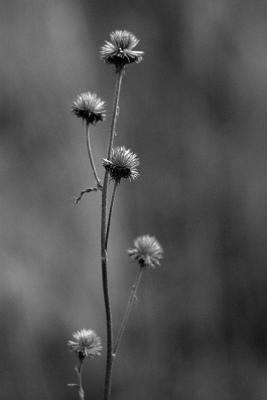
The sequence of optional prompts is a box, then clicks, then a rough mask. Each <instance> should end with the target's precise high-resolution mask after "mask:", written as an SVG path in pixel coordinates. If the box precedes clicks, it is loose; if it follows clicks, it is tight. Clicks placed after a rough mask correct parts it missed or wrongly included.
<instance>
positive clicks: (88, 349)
mask: <svg viewBox="0 0 267 400" xmlns="http://www.w3.org/2000/svg"><path fill="white" fill-rule="evenodd" d="M72 336H73V339H74V340H69V341H68V343H67V345H68V347H69V348H70V351H72V352H75V353H76V354H77V355H78V357H80V358H81V359H83V358H85V357H90V358H93V357H94V356H99V355H100V354H101V350H102V345H101V339H100V337H99V336H97V334H96V333H95V331H93V330H92V329H81V330H80V331H76V332H74V333H73V335H72Z"/></svg>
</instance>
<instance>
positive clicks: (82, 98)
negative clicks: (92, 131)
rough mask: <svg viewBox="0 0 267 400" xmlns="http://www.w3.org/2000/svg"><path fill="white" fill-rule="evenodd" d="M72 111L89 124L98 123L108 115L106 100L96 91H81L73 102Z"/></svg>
mask: <svg viewBox="0 0 267 400" xmlns="http://www.w3.org/2000/svg"><path fill="white" fill-rule="evenodd" d="M72 112H73V114H75V115H76V117H78V118H82V119H83V120H85V121H86V122H87V123H88V124H96V123H97V122H98V121H103V120H104V119H105V117H106V111H105V102H104V101H103V100H101V99H100V98H99V97H97V95H96V94H95V93H90V92H86V93H81V94H79V95H78V96H77V97H76V98H75V99H74V100H73V102H72Z"/></svg>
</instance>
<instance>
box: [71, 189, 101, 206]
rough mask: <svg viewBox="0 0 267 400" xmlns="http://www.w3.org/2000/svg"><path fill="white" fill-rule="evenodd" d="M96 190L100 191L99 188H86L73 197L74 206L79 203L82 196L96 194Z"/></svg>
mask: <svg viewBox="0 0 267 400" xmlns="http://www.w3.org/2000/svg"><path fill="white" fill-rule="evenodd" d="M98 190H101V189H100V188H99V187H92V188H86V189H83V190H81V192H80V194H79V196H77V197H74V202H75V204H78V203H79V201H81V199H82V197H83V195H84V194H86V193H91V192H97V191H98Z"/></svg>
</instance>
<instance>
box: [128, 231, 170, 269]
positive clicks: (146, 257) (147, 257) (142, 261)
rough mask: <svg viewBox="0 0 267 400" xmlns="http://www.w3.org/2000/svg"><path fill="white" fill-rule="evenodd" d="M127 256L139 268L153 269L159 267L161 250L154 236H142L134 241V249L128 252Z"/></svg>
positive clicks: (161, 255)
mask: <svg viewBox="0 0 267 400" xmlns="http://www.w3.org/2000/svg"><path fill="white" fill-rule="evenodd" d="M128 255H129V256H130V257H131V258H132V259H133V260H136V261H137V262H138V263H139V265H140V266H141V267H151V268H155V267H157V266H159V265H160V260H161V259H162V257H163V249H162V247H161V245H160V244H159V242H158V241H157V239H156V238H155V237H154V236H149V235H143V236H139V237H138V238H137V239H135V241H134V247H133V248H132V249H129V250H128Z"/></svg>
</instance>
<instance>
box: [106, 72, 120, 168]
mask: <svg viewBox="0 0 267 400" xmlns="http://www.w3.org/2000/svg"><path fill="white" fill-rule="evenodd" d="M123 73H124V68H121V69H120V70H119V72H118V73H117V79H116V86H115V94H114V103H113V115H112V122H111V131H110V137H109V144H108V154H107V159H108V160H109V158H110V154H111V150H112V147H113V141H114V136H115V127H116V122H117V119H118V106H119V98H120V91H121V81H122V77H123Z"/></svg>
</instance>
